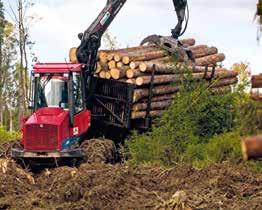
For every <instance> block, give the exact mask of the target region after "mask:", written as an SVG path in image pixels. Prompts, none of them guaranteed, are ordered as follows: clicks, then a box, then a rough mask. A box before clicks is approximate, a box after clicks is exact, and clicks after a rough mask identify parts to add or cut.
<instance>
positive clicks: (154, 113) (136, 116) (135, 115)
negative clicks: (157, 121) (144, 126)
mask: <svg viewBox="0 0 262 210" xmlns="http://www.w3.org/2000/svg"><path fill="white" fill-rule="evenodd" d="M164 111H165V110H153V111H151V112H150V115H151V117H159V116H161V115H162V114H163V112H164ZM145 117H146V112H145V111H144V112H132V114H131V118H132V119H141V118H145Z"/></svg>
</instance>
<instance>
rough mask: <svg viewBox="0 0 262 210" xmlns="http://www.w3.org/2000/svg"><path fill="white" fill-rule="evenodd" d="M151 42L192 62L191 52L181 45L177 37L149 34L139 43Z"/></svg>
mask: <svg viewBox="0 0 262 210" xmlns="http://www.w3.org/2000/svg"><path fill="white" fill-rule="evenodd" d="M145 44H153V45H156V46H158V47H160V48H162V49H164V50H166V51H168V52H169V53H171V54H178V55H179V57H183V58H181V59H183V60H192V61H193V62H194V57H193V54H192V52H191V51H190V50H189V49H187V48H185V47H183V44H181V42H180V41H179V40H177V39H174V38H173V37H169V36H159V35H150V36H148V37H146V38H145V39H143V41H142V42H141V44H140V45H145Z"/></svg>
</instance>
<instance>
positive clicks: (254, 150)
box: [241, 136, 262, 160]
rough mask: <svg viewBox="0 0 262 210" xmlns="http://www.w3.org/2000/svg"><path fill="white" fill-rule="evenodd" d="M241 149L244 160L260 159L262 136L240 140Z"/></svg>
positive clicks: (261, 154) (261, 156) (261, 155)
mask: <svg viewBox="0 0 262 210" xmlns="http://www.w3.org/2000/svg"><path fill="white" fill-rule="evenodd" d="M241 147H242V154H243V159H244V160H250V159H259V158H262V136H253V137H247V138H244V139H242V141H241Z"/></svg>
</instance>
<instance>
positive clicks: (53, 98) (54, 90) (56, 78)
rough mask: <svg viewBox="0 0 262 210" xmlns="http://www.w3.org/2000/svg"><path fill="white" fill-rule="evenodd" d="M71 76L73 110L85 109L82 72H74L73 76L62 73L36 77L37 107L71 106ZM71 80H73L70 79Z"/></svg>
mask: <svg viewBox="0 0 262 210" xmlns="http://www.w3.org/2000/svg"><path fill="white" fill-rule="evenodd" d="M69 78H72V85H71V86H72V87H71V91H70V95H71V96H70V97H72V102H73V104H72V111H73V113H79V112H80V111H82V110H83V108H84V107H83V98H82V91H81V89H82V88H81V87H82V86H81V78H80V74H79V73H76V72H73V73H72V76H69V77H68V76H64V75H61V74H52V75H43V76H41V77H38V78H37V79H36V82H37V83H36V93H37V94H36V101H35V102H36V107H37V108H42V107H60V108H64V109H68V108H69V102H68V101H69V100H68V99H69V96H68V94H69V91H68V87H69V84H70V82H69ZM70 81H71V80H70Z"/></svg>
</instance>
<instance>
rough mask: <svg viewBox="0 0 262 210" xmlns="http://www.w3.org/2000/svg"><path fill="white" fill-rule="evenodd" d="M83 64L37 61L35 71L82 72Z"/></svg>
mask: <svg viewBox="0 0 262 210" xmlns="http://www.w3.org/2000/svg"><path fill="white" fill-rule="evenodd" d="M82 67H83V64H73V63H36V64H35V65H34V73H40V74H41V73H42V74H43V73H69V72H80V71H81V70H82Z"/></svg>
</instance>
